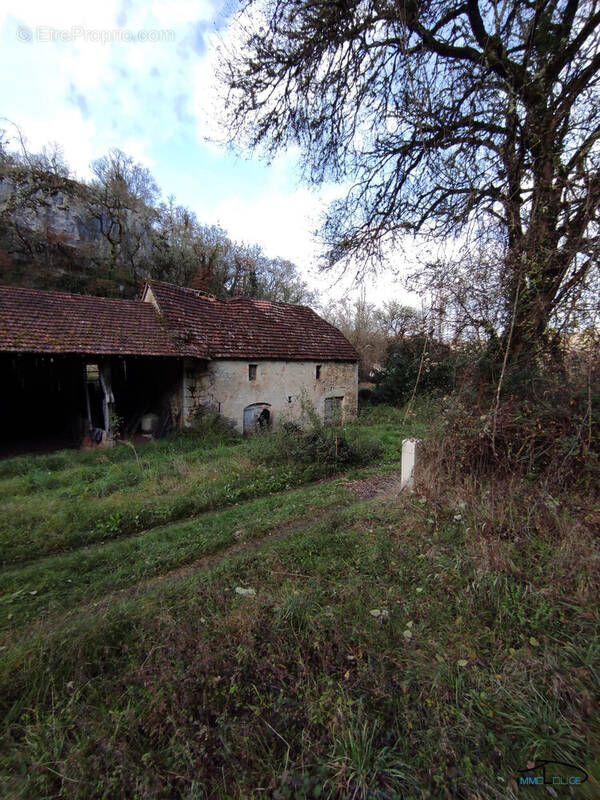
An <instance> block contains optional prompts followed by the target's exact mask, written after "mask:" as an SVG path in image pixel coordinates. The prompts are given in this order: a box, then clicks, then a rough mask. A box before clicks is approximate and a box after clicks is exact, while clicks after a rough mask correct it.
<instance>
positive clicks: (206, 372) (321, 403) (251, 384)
mask: <svg viewBox="0 0 600 800" xmlns="http://www.w3.org/2000/svg"><path fill="white" fill-rule="evenodd" d="M250 364H254V365H256V378H255V379H254V380H250V379H249V366H250ZM317 366H320V377H319V378H318V379H317V377H316V374H317ZM183 383H184V385H183V403H184V409H183V413H184V420H185V422H186V423H187V424H189V422H190V419H191V417H192V416H193V414H194V411H195V410H196V409H197V408H198V406H203V407H206V408H211V409H214V410H215V411H218V412H219V413H220V414H221V415H222V416H224V417H226V418H227V419H229V420H231V421H232V422H233V423H234V424H235V427H236V429H237V430H238V431H240V432H243V429H244V409H245V408H247V407H248V406H250V405H253V404H268V406H269V407H270V408H269V410H270V412H271V422H272V425H273V428H275V429H276V428H277V427H278V426H279V425H280V424H281V422H283V421H284V420H296V421H299V420H301V418H302V402H301V401H302V400H303V399H306V400H307V401H309V402H310V403H312V405H313V406H314V407H315V409H316V411H317V413H318V414H319V416H320V417H321V419H323V417H324V413H325V400H326V399H327V398H331V397H342V398H343V400H342V414H343V420H344V421H346V420H349V419H353V418H354V417H355V416H356V413H357V406H358V365H357V364H356V363H348V362H340V361H323V362H319V361H260V360H256V361H237V360H215V361H210V362H193V361H188V362H186V363H185V365H184V378H183Z"/></svg>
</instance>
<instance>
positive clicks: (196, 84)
mask: <svg viewBox="0 0 600 800" xmlns="http://www.w3.org/2000/svg"><path fill="white" fill-rule="evenodd" d="M232 4H233V0H227V4H226V0H103V2H102V3H101V4H100V3H93V4H91V3H82V2H81V0H77V1H75V0H54V1H53V2H52V3H48V1H47V0H44V2H42V1H41V0H18V2H17V0H4V2H3V3H2V5H1V6H0V97H1V103H0V128H5V129H6V130H7V132H8V133H10V132H11V131H12V130H13V128H12V125H13V124H14V125H17V126H18V127H19V129H20V130H21V131H22V132H23V134H24V136H25V138H26V140H27V145H28V147H29V149H30V150H32V151H36V150H40V149H41V148H42V147H43V146H44V145H47V144H49V143H54V142H56V143H57V144H58V145H60V146H61V147H62V148H63V151H64V154H65V157H66V160H67V161H68V163H69V164H70V166H71V168H72V169H73V170H74V172H75V173H76V175H77V176H78V177H80V178H87V177H89V175H90V170H89V165H90V162H91V161H92V160H93V159H95V158H98V157H99V156H101V155H103V154H104V153H106V152H107V151H108V150H109V149H110V148H111V147H117V148H119V149H121V150H123V151H124V152H126V153H127V154H129V155H131V156H132V157H134V158H135V159H136V160H137V161H139V162H141V163H143V164H144V165H145V166H147V167H148V168H149V169H150V171H151V172H152V174H153V176H154V178H155V180H156V181H157V183H158V185H159V186H160V188H161V190H162V193H163V197H164V198H166V197H168V196H169V195H173V196H174V197H175V198H176V201H177V202H178V203H179V204H181V205H184V206H187V207H188V208H190V209H192V210H193V211H195V213H196V214H197V216H198V219H199V221H200V222H202V223H207V224H212V223H218V224H220V225H222V227H223V228H224V229H225V230H226V231H227V232H228V233H229V235H230V236H231V237H232V238H233V239H235V240H237V241H241V242H247V243H252V244H254V243H257V244H259V245H261V247H262V248H263V250H264V252H265V253H266V254H267V255H269V256H272V257H274V256H281V257H282V258H287V259H289V260H291V261H293V262H294V263H295V264H296V265H297V266H298V267H299V269H300V271H301V273H302V274H303V276H304V277H305V278H306V279H307V281H308V282H309V284H310V285H311V287H313V288H317V289H318V290H319V291H320V292H321V294H322V295H323V297H324V299H325V300H327V299H335V298H337V297H340V296H343V295H345V294H351V295H355V294H356V293H357V292H358V287H356V286H354V285H353V283H352V280H351V276H350V275H349V274H347V275H346V276H344V277H342V278H341V279H339V275H336V274H328V275H326V276H324V275H322V274H320V275H318V274H317V273H316V269H315V267H316V261H317V258H318V254H319V242H318V240H317V239H316V238H315V236H314V232H315V231H316V229H317V227H318V225H319V218H320V215H321V213H322V211H323V210H324V208H325V207H326V204H327V203H328V202H329V201H330V200H331V199H332V198H333V197H335V196H336V194H339V192H340V187H336V186H332V185H329V186H323V187H320V188H319V189H318V190H315V189H310V188H308V187H307V186H305V185H302V184H301V183H300V182H299V170H298V153H297V152H294V151H293V150H292V151H287V152H285V153H282V154H281V155H279V156H278V157H277V158H276V159H275V160H274V161H273V162H272V163H271V164H267V163H265V162H264V161H261V159H260V158H259V157H258V156H257V155H255V154H250V153H248V154H236V153H234V152H233V151H232V150H231V148H227V147H225V146H224V145H223V144H221V143H219V139H221V140H222V139H223V138H224V137H223V132H222V131H221V130H220V129H219V127H218V120H217V118H216V115H215V108H216V106H217V105H218V100H219V92H220V89H219V86H218V84H217V82H216V80H215V77H214V67H215V63H216V49H217V46H218V44H219V42H220V41H222V40H223V39H226V38H227V36H228V34H229V31H230V29H231V28H230V20H231V17H230V12H231V8H232ZM396 266H397V267H398V268H399V269H400V270H401V268H402V264H397V265H396ZM366 295H367V299H368V300H369V301H372V302H375V303H377V304H381V303H382V302H383V301H384V300H387V299H392V298H395V299H399V300H401V301H402V302H410V301H411V299H412V300H413V302H414V301H415V298H414V297H413V298H411V297H410V296H409V295H408V294H407V293H406V292H405V291H404V290H403V289H402V288H401V286H400V284H399V283H398V282H397V281H396V280H395V279H394V278H393V277H392V274H391V273H390V272H384V273H382V274H381V275H380V276H378V277H377V278H370V279H369V281H368V285H367V286H366Z"/></svg>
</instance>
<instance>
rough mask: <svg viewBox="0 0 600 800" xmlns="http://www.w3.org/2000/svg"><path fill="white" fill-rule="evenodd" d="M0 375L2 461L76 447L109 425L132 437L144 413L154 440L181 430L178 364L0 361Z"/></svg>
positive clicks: (74, 358)
mask: <svg viewBox="0 0 600 800" xmlns="http://www.w3.org/2000/svg"><path fill="white" fill-rule="evenodd" d="M0 369H1V370H2V372H1V374H2V392H0V456H7V455H16V454H19V453H27V452H48V451H51V450H56V449H59V448H64V447H79V446H80V445H81V444H82V442H84V439H86V437H89V433H90V429H95V430H96V431H102V430H106V428H107V423H108V425H109V426H110V427H111V428H114V432H115V433H117V434H118V435H121V436H131V435H134V434H135V433H136V432H137V431H139V429H140V424H141V420H142V417H143V416H144V415H145V414H148V413H152V414H155V415H156V416H157V418H158V422H157V430H156V434H157V435H162V434H164V433H166V432H167V431H168V430H170V429H171V428H172V427H175V426H176V425H177V424H178V422H179V420H178V419H174V418H173V417H174V415H173V410H172V408H171V404H170V398H171V397H172V396H173V395H174V393H176V391H177V387H178V385H180V383H179V382H180V381H181V361H180V360H179V359H168V358H150V357H118V356H116V357H110V358H107V357H105V358H101V357H95V356H81V355H45V354H23V355H21V354H13V353H2V354H0ZM106 400H108V401H109V403H108V404H106V402H105V401H106Z"/></svg>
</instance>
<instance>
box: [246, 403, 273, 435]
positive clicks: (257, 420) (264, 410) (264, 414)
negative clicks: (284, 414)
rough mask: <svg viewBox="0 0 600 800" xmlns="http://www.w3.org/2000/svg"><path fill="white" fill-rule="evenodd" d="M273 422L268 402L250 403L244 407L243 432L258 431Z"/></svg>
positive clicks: (265, 428) (266, 427)
mask: <svg viewBox="0 0 600 800" xmlns="http://www.w3.org/2000/svg"><path fill="white" fill-rule="evenodd" d="M272 424H273V412H272V411H271V404H270V403H252V405H249V406H246V408H245V409H244V433H260V431H264V430H267V429H268V428H270V427H271V425H272Z"/></svg>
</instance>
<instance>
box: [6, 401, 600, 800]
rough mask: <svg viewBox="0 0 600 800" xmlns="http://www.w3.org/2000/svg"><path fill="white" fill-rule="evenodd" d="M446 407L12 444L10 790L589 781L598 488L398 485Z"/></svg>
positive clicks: (81, 793) (308, 790) (412, 789)
mask: <svg viewBox="0 0 600 800" xmlns="http://www.w3.org/2000/svg"><path fill="white" fill-rule="evenodd" d="M430 415H431V409H427V408H423V409H421V413H420V415H419V416H417V417H411V418H409V422H408V423H406V424H403V415H402V414H400V413H398V412H394V411H393V410H386V409H376V410H374V411H373V412H371V413H370V415H368V416H366V417H363V419H362V421H361V422H360V424H358V425H355V426H349V428H348V430H347V431H346V434H347V436H348V438H349V439H351V440H354V441H358V442H360V441H361V440H363V439H364V440H374V441H376V442H378V443H379V445H380V455H379V458H378V463H377V464H374V465H371V466H369V467H367V466H365V465H363V466H360V465H359V466H354V467H352V468H351V469H346V470H345V471H342V472H339V471H337V472H335V471H334V470H332V469H331V468H328V469H325V468H320V469H319V470H317V471H315V470H307V469H306V468H302V469H300V468H298V469H297V468H294V467H293V466H290V465H289V464H286V463H282V464H277V463H271V462H269V461H267V462H265V459H264V458H262V454H261V449H262V448H264V447H265V444H264V441H263V440H262V439H261V437H255V438H254V439H251V440H243V441H236V440H231V441H229V440H226V439H223V438H219V437H213V438H211V437H210V436H208V437H207V436H199V435H196V436H194V435H190V436H180V437H177V438H175V439H172V440H164V441H161V442H157V443H155V444H152V445H148V446H145V447H143V448H139V449H138V450H137V451H134V450H132V449H131V448H129V447H125V446H121V447H118V448H116V449H115V450H113V451H107V452H104V453H102V454H98V453H73V452H71V453H59V454H55V455H51V456H40V457H36V458H33V457H31V458H19V459H12V460H9V461H5V462H0V498H1V511H0V526H1V527H0V530H1V544H2V559H1V560H2V564H3V567H2V582H1V595H0V635H1V636H2V645H1V646H2V650H1V651H0V693H1V695H0V696H1V708H2V712H3V718H4V722H3V725H2V734H1V739H0V767H1V777H0V796H1V797H2V798H30V797H31V798H54V797H64V798H92V797H93V798H96V797H98V798H146V797H150V798H169V797H180V798H190V800H191V799H192V798H274V800H275V799H277V798H313V797H322V798H382V799H383V798H398V797H405V798H413V797H414V798H437V797H440V798H465V800H467V799H468V800H473V798H481V799H482V800H483V799H484V798H485V799H487V798H511V797H512V798H516V797H519V798H520V797H532V798H535V797H540V796H546V794H547V791H548V788H550V789H552V792H554V793H555V794H554V795H553V796H556V797H582V798H596V797H599V796H600V768H599V762H598V755H599V747H598V746H599V742H600V723H599V717H598V690H599V688H600V687H599V685H598V683H599V677H600V636H599V627H598V616H599V612H598V609H599V606H598V599H599V597H598V594H599V586H598V569H599V548H598V541H597V537H596V536H595V535H594V534H595V530H594V528H595V525H596V522H597V519H598V509H594V508H593V507H592V508H591V509H587V510H586V511H585V513H582V512H578V513H574V512H569V511H567V510H565V509H564V508H563V507H562V506H561V505H560V503H558V502H554V503H553V502H550V501H548V503H547V506H548V507H547V508H546V509H545V512H544V514H545V516H544V520H545V523H544V526H543V527H539V525H537V523H538V522H539V519H540V518H541V517H540V515H539V513H538V514H537V515H536V516H534V515H533V514H532V513H529V514H528V513H525V512H526V511H527V508H526V507H527V503H523V504H522V507H520V506H518V505H515V506H514V507H510V508H508V507H507V508H506V509H504V511H501V510H499V509H500V507H499V505H498V506H495V505H494V503H498V502H499V501H498V500H494V501H493V500H492V499H490V500H489V501H486V502H487V505H486V506H484V505H482V504H481V503H480V505H477V502H475V500H474V499H472V498H466V499H463V498H461V497H460V496H459V495H456V496H445V497H444V498H443V499H442V498H440V497H437V498H436V497H434V494H430V493H427V494H425V493H419V492H417V493H415V494H413V495H406V494H402V495H400V494H399V491H398V488H399V476H398V472H397V470H398V459H399V442H400V440H401V438H403V437H404V436H406V435H419V436H425V435H427V428H428V424H429V422H430ZM328 472H329V473H332V472H335V474H328ZM315 478H318V480H315ZM486 509H487V511H486ZM486 514H487V516H486ZM586 514H587V519H586ZM503 515H504V516H503ZM511 515H512V517H511ZM500 517H502V519H503V520H504V519H505V518H506V520H508V519H509V517H510V518H511V520H512V521H511V526H512V527H511V526H508V527H507V528H506V530H510V531H512V534H511V535H508V534H506V535H501V536H495V535H493V533H494V524H496V523H497V522H498V519H499V518H500ZM519 525H522V527H519ZM536 525H537V527H536ZM517 528H518V532H517V534H516V535H515V533H514V531H515V530H516V529H517ZM539 759H549V760H554V761H567V762H569V763H573V764H576V765H577V766H579V767H580V768H583V769H585V770H587V772H588V773H589V779H588V780H587V782H586V783H585V784H583V785H582V786H575V787H572V786H571V787H569V786H559V787H558V788H556V789H555V788H553V787H546V788H543V787H539V786H535V787H533V788H525V787H520V786H519V784H518V770H519V769H522V768H525V767H526V766H527V765H528V763H531V762H533V761H536V760H539ZM552 792H551V793H550V794H552Z"/></svg>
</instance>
